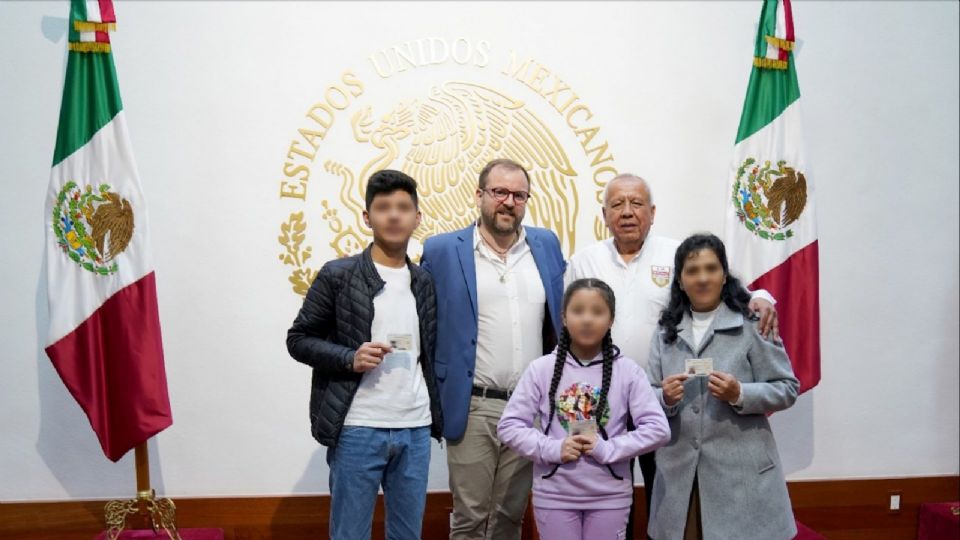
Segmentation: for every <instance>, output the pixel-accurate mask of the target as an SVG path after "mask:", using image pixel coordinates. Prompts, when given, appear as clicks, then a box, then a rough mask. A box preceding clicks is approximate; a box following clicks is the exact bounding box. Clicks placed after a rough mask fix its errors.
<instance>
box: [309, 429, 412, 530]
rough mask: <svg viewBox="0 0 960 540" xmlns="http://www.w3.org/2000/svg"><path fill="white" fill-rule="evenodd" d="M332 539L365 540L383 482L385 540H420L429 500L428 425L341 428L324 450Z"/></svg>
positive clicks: (371, 525)
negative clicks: (331, 445)
mask: <svg viewBox="0 0 960 540" xmlns="http://www.w3.org/2000/svg"><path fill="white" fill-rule="evenodd" d="M327 464H328V465H329V466H330V538H331V539H332V540H361V539H362V540H369V539H370V534H371V529H372V528H373V508H374V506H375V505H376V503H377V493H378V491H379V489H380V486H381V485H382V486H383V500H384V506H386V531H387V539H388V540H408V539H409V540H418V539H419V538H420V531H421V529H422V527H423V509H424V506H425V505H426V503H427V473H428V471H429V469H430V427H429V426H424V427H417V428H401V429H386V428H368V427H360V426H344V427H343V430H342V431H341V432H340V439H339V440H338V441H337V446H335V447H333V448H328V449H327Z"/></svg>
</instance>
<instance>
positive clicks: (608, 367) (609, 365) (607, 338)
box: [597, 330, 616, 439]
mask: <svg viewBox="0 0 960 540" xmlns="http://www.w3.org/2000/svg"><path fill="white" fill-rule="evenodd" d="M601 347H602V350H603V379H602V382H601V383H600V398H599V399H597V428H598V429H599V430H600V435H602V436H603V438H604V439H606V438H607V430H606V428H605V427H604V425H603V422H602V420H603V415H604V412H605V409H606V407H607V393H608V392H609V391H610V379H611V378H612V377H613V358H614V355H615V354H616V353H615V352H614V348H613V337H612V336H611V335H610V330H607V333H606V335H604V336H603V342H602V344H601Z"/></svg>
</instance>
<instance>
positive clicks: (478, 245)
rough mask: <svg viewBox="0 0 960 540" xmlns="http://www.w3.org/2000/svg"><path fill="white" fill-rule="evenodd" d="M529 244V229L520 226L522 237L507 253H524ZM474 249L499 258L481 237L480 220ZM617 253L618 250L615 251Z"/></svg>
mask: <svg viewBox="0 0 960 540" xmlns="http://www.w3.org/2000/svg"><path fill="white" fill-rule="evenodd" d="M526 244H527V229H526V227H524V226H523V225H520V236H519V237H517V241H516V242H515V243H514V244H513V246H511V247H510V249H509V250H508V251H507V255H510V254H514V255H515V254H517V253H519V252H521V251H523V249H524V248H526ZM473 249H474V251H480V252H483V253H484V254H485V255H487V256H489V257H499V256H498V255H497V254H496V253H494V251H493V250H492V249H490V246H488V245H487V243H486V242H484V241H483V237H481V236H480V222H479V220H478V221H477V223H476V226H475V227H474V228H473ZM614 251H616V250H614Z"/></svg>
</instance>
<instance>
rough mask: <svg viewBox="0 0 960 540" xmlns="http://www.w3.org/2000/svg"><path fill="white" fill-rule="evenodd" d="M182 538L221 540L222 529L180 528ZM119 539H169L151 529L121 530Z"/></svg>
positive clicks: (104, 536)
mask: <svg viewBox="0 0 960 540" xmlns="http://www.w3.org/2000/svg"><path fill="white" fill-rule="evenodd" d="M180 538H181V539H182V540H223V529H180ZM94 540H107V533H106V532H102V533H100V534H99V535H97V537H96V538H95V539H94ZM119 540H170V537H169V536H167V533H165V532H163V531H160V533H159V534H153V531H151V530H136V531H123V532H122V533H120V537H119Z"/></svg>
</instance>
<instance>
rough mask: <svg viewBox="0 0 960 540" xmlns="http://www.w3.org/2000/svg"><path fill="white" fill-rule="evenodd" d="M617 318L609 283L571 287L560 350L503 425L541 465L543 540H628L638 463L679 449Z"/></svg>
mask: <svg viewBox="0 0 960 540" xmlns="http://www.w3.org/2000/svg"><path fill="white" fill-rule="evenodd" d="M614 313H615V301H614V296H613V291H612V290H611V289H610V287H609V286H608V285H607V284H606V283H604V282H603V281H601V280H599V279H579V280H577V281H574V282H573V283H571V284H570V286H569V287H568V288H567V291H566V293H565V294H564V295H563V331H562V333H561V335H560V340H559V345H557V348H556V350H554V352H553V353H551V354H548V355H547V356H543V357H540V358H538V359H536V360H534V361H533V362H532V363H531V364H530V366H529V367H528V368H527V369H526V371H524V373H523V376H522V377H521V378H520V382H519V383H518V384H517V388H516V389H515V390H514V392H513V395H512V396H511V397H510V401H509V402H508V403H507V406H506V408H505V409H504V411H503V416H501V418H500V422H499V424H498V425H497V434H498V436H499V437H500V440H501V441H503V443H504V444H506V445H507V446H509V447H510V448H513V449H514V450H515V451H516V452H517V453H519V454H520V455H522V456H523V457H525V458H527V459H529V460H531V461H533V464H534V465H533V474H534V477H533V507H534V515H535V517H536V520H537V529H538V530H539V533H540V538H545V539H549V540H566V539H571V540H573V539H576V540H580V539H586V538H589V539H590V540H607V539H609V540H616V539H619V538H623V537H624V535H625V532H626V526H627V518H628V514H629V511H630V502H631V501H632V500H633V482H632V475H631V474H630V473H631V471H630V458H632V457H635V456H638V455H640V454H645V453H647V452H651V451H653V450H655V449H656V448H659V447H660V446H663V445H664V444H666V443H667V442H669V440H670V428H669V427H668V425H667V420H666V417H665V416H664V414H663V409H662V407H661V406H660V403H659V402H658V401H657V398H656V396H655V394H654V392H653V389H652V388H651V386H650V382H649V381H648V380H647V377H646V375H645V374H644V372H643V369H641V368H640V366H639V365H638V364H637V363H636V362H635V361H633V360H631V359H629V358H626V357H623V356H620V350H619V349H617V348H616V347H615V346H614V345H613V341H612V339H611V338H610V328H611V327H612V326H613V317H614Z"/></svg>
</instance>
